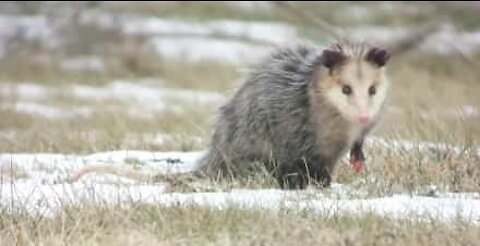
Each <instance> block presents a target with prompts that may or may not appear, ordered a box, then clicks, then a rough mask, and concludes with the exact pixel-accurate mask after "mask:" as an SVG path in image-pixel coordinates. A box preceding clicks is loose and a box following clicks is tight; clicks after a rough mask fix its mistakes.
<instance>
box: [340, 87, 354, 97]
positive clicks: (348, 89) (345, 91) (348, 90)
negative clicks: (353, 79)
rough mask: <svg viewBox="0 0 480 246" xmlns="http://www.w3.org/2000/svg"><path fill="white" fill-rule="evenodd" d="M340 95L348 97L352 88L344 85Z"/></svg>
mask: <svg viewBox="0 0 480 246" xmlns="http://www.w3.org/2000/svg"><path fill="white" fill-rule="evenodd" d="M342 93H343V94H345V95H347V96H349V95H350V94H352V87H350V86H349V85H344V86H343V87H342Z"/></svg>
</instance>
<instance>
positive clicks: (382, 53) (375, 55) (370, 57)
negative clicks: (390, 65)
mask: <svg viewBox="0 0 480 246" xmlns="http://www.w3.org/2000/svg"><path fill="white" fill-rule="evenodd" d="M365 59H366V60H367V61H369V62H371V63H373V64H375V65H377V66H379V67H383V66H385V64H387V61H388V59H390V54H389V53H388V52H387V51H386V50H384V49H379V48H372V49H370V50H369V51H368V53H367V56H366V57H365Z"/></svg>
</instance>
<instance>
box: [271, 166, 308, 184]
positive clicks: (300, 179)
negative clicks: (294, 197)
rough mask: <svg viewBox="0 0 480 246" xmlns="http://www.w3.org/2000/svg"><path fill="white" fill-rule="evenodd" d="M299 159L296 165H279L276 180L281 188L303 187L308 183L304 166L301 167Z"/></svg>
mask: <svg viewBox="0 0 480 246" xmlns="http://www.w3.org/2000/svg"><path fill="white" fill-rule="evenodd" d="M300 162H301V161H298V162H297V163H295V164H296V165H290V166H289V165H279V167H278V170H277V171H276V172H277V174H276V176H277V182H278V184H279V185H280V187H281V188H282V189H290V190H292V189H305V187H306V186H307V185H308V175H307V170H306V168H303V167H302V165H303V164H302V163H300Z"/></svg>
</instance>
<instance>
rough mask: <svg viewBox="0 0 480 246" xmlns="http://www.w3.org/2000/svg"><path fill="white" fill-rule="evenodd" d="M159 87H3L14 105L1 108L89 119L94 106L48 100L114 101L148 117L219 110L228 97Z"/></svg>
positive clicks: (0, 90) (148, 84)
mask: <svg viewBox="0 0 480 246" xmlns="http://www.w3.org/2000/svg"><path fill="white" fill-rule="evenodd" d="M158 84H159V82H158V80H157V81H149V80H146V81H143V80H140V81H136V82H134V81H124V80H118V81H113V82H112V83H110V84H107V85H105V86H88V85H81V84H73V85H71V86H70V87H66V88H56V87H51V86H46V85H35V84H30V83H3V84H1V85H0V95H1V97H2V98H7V99H10V100H11V102H8V101H6V102H5V103H2V104H0V108H10V109H12V110H15V111H17V112H21V113H26V114H31V115H35V116H41V117H46V118H54V119H61V118H74V117H78V116H81V117H88V116H90V115H91V114H92V112H94V110H95V108H94V107H91V106H85V105H83V106H76V107H72V108H64V107H58V106H55V105H49V104H48V100H49V99H51V98H53V97H54V96H55V95H64V96H68V97H71V98H72V99H81V100H88V101H96V102H103V101H112V100H114V101H117V102H121V103H124V104H125V105H126V107H123V108H122V110H125V112H126V113H127V114H129V115H131V116H134V117H149V116H150V115H152V114H154V113H157V112H159V111H167V110H168V111H172V112H182V110H183V109H184V107H182V106H181V104H178V103H192V104H195V105H217V106H218V105H220V104H222V103H223V102H224V101H225V97H224V96H223V95H222V94H220V93H216V92H210V91H201V90H190V89H173V88H163V87H160V86H159V85H158ZM160 84H161V81H160ZM177 102H178V103H177ZM104 105H105V106H108V104H104Z"/></svg>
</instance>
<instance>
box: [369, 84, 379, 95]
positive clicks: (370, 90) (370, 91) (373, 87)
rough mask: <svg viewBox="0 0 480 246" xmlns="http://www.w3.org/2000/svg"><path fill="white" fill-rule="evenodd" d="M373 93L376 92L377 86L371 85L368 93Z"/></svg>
mask: <svg viewBox="0 0 480 246" xmlns="http://www.w3.org/2000/svg"><path fill="white" fill-rule="evenodd" d="M375 93H377V88H375V86H373V85H372V86H370V88H368V95H370V96H373V95H375Z"/></svg>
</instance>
